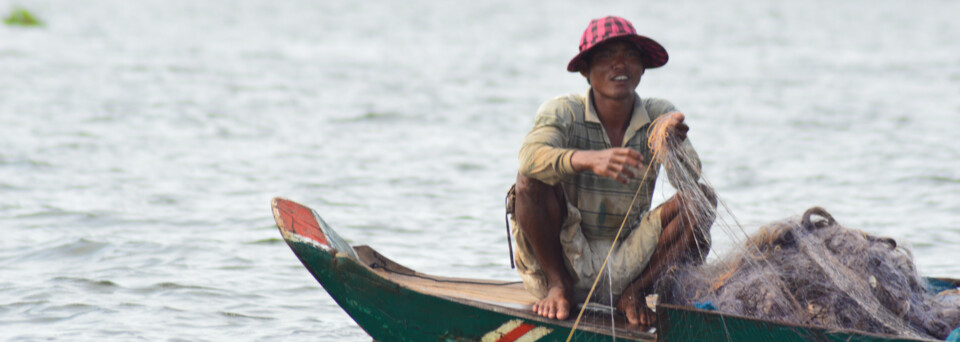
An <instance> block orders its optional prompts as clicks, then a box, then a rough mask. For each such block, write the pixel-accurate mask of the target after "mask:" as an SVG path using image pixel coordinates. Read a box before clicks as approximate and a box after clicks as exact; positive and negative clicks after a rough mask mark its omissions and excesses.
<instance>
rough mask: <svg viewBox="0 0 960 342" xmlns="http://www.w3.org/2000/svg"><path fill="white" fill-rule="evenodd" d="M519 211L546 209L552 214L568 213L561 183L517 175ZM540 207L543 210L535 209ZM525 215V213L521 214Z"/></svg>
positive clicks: (528, 211) (560, 215)
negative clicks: (551, 183) (556, 183)
mask: <svg viewBox="0 0 960 342" xmlns="http://www.w3.org/2000/svg"><path fill="white" fill-rule="evenodd" d="M515 191H516V196H517V211H518V213H521V212H524V213H530V212H531V210H532V211H534V212H540V211H541V210H542V211H546V212H547V214H551V216H557V217H563V216H565V215H566V202H565V199H564V194H563V190H562V188H561V187H560V185H559V184H558V185H552V186H551V185H547V184H546V183H544V182H541V181H540V180H538V179H535V178H531V177H527V176H524V175H522V174H518V175H517V183H516V189H515ZM534 207H538V208H540V209H541V210H534V209H533V208H534ZM521 215H523V214H521Z"/></svg>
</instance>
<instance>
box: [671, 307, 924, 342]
mask: <svg viewBox="0 0 960 342" xmlns="http://www.w3.org/2000/svg"><path fill="white" fill-rule="evenodd" d="M657 320H658V326H659V327H660V328H659V329H658V332H659V336H658V340H660V341H669V342H681V341H718V342H719V341H756V342H773V341H776V342H794V341H795V342H803V341H824V342H827V341H830V342H895V341H934V340H919V339H911V338H904V337H897V336H890V335H874V334H869V333H865V332H858V331H853V330H831V329H824V328H819V327H812V326H802V325H792V324H784V323H780V322H773V321H764V320H759V319H755V318H750V317H743V316H736V315H728V314H722V315H721V314H719V313H717V312H716V311H704V310H697V309H692V308H686V307H679V306H673V305H660V306H658V307H657Z"/></svg>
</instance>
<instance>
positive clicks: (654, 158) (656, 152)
mask: <svg viewBox="0 0 960 342" xmlns="http://www.w3.org/2000/svg"><path fill="white" fill-rule="evenodd" d="M653 153H654V155H653V158H651V160H650V163H649V164H647V170H646V171H644V173H643V177H642V178H641V179H640V183H639V185H638V186H637V191H636V192H634V193H633V200H631V201H630V207H628V208H627V213H626V215H624V217H623V221H621V222H620V229H618V230H617V235H616V236H614V237H613V244H612V245H611V246H610V250H609V251H607V257H606V258H604V259H603V264H602V265H600V271H599V272H598V273H597V278H596V279H594V280H593V285H592V286H590V292H588V293H587V300H586V301H584V302H583V305H582V306H581V307H580V313H579V314H577V320H576V321H574V322H573V328H571V329H570V335H567V342H570V339H571V338H573V333H574V332H575V331H577V326H579V325H580V319H581V318H583V312H584V310H586V309H587V303H590V298H591V297H593V291H594V290H596V289H597V283H598V282H599V281H600V276H601V275H603V271H604V270H605V269H606V268H607V261H609V260H610V255H611V254H613V249H614V248H615V247H616V246H617V241H618V240H619V239H620V233H622V232H623V227H624V226H626V225H627V219H628V218H629V217H630V212H631V211H633V205H634V204H636V203H637V197H640V189H643V184H644V182H645V181H646V180H647V176H648V175H650V169H652V168H653V163H654V162H655V161H656V160H657V157H658V156H659V155H660V151H659V150H654V152H653ZM611 285H612V284H611ZM611 304H612V303H611ZM614 308H616V306H614ZM614 310H616V309H614Z"/></svg>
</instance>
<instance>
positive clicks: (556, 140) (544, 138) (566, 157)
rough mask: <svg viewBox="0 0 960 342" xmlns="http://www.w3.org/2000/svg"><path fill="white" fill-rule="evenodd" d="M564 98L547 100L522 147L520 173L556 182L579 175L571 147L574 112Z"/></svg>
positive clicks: (551, 183) (548, 182)
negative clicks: (571, 127) (573, 160)
mask: <svg viewBox="0 0 960 342" xmlns="http://www.w3.org/2000/svg"><path fill="white" fill-rule="evenodd" d="M565 102H566V101H563V100H562V98H556V99H553V100H550V101H548V102H547V103H544V104H543V105H542V106H540V109H539V110H538V111H537V117H536V119H535V120H534V126H533V129H532V130H530V133H527V136H526V137H525V138H524V139H523V145H522V146H521V147H520V174H522V175H524V176H527V177H531V178H534V179H537V180H539V181H541V182H544V183H546V184H548V185H555V184H557V183H558V182H560V181H561V180H562V179H564V178H566V177H569V176H571V175H574V174H576V171H574V169H573V162H572V161H571V157H572V156H573V152H574V151H575V150H574V149H570V148H567V141H568V137H569V134H570V126H571V125H572V124H573V113H572V111H571V110H570V108H569V105H568V104H566V103H565Z"/></svg>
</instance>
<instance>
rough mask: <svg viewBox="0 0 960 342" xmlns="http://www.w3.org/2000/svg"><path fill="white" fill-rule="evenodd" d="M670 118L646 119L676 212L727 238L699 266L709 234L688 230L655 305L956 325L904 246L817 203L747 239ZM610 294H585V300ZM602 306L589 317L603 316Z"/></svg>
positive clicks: (852, 324)
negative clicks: (691, 243)
mask: <svg viewBox="0 0 960 342" xmlns="http://www.w3.org/2000/svg"><path fill="white" fill-rule="evenodd" d="M671 119H672V118H671V116H669V115H665V116H663V117H660V118H658V119H657V120H654V122H652V123H651V126H650V129H649V141H648V144H649V145H650V147H651V150H652V151H654V159H655V161H656V162H657V163H659V164H661V165H662V166H663V168H664V169H665V170H666V171H667V178H668V180H669V182H670V184H671V185H672V186H673V187H674V188H675V189H676V190H677V196H678V197H679V198H680V200H681V201H682V203H683V205H684V207H685V208H686V210H684V211H682V214H683V216H682V217H681V219H683V220H692V221H693V222H707V223H709V222H713V225H712V231H713V232H715V233H719V234H724V235H725V237H726V238H728V239H729V240H730V241H732V242H733V243H732V244H731V247H732V248H731V250H729V251H725V252H723V253H721V254H719V255H715V257H714V258H712V259H711V260H710V262H708V263H706V264H700V263H699V262H689V261H690V260H704V258H705V257H706V254H707V253H708V251H709V249H708V248H707V247H709V245H710V233H709V232H708V231H707V230H706V229H704V230H703V231H700V232H697V234H696V236H697V239H698V240H699V241H698V243H697V245H698V246H701V247H703V248H699V249H698V248H694V249H693V250H692V253H694V254H698V255H691V256H689V257H683V258H676V260H678V262H677V263H676V264H673V265H671V266H670V267H668V269H667V270H666V272H664V274H663V275H662V276H661V277H660V279H659V280H658V281H657V282H656V284H655V286H654V288H655V292H656V293H657V294H658V295H659V301H660V302H661V303H670V304H676V305H684V306H697V305H700V306H701V307H703V305H704V304H706V303H709V304H712V306H713V307H715V308H716V309H717V310H719V311H721V312H725V313H732V314H739V315H744V316H748V317H755V318H762V319H768V320H775V321H782V322H787V323H794V324H804V325H815V326H820V327H826V328H834V329H855V330H861V331H866V332H872V333H883V334H892V335H900V336H905V337H914V338H931V337H932V338H937V339H944V338H946V337H947V336H948V335H949V334H950V332H951V331H952V330H953V329H955V328H957V327H958V326H960V290H957V289H952V290H947V291H943V292H941V293H939V294H937V293H932V292H930V291H928V290H927V289H928V288H929V286H928V284H927V281H926V280H925V279H924V278H922V277H921V276H920V275H919V274H918V272H917V270H916V266H915V264H914V262H913V257H912V255H911V253H910V251H909V250H907V249H906V248H904V247H902V246H899V245H898V244H897V243H896V241H894V240H893V239H890V238H883V237H878V236H874V235H871V234H868V233H866V232H864V231H861V230H856V229H850V228H846V227H843V226H842V225H840V224H839V223H837V221H836V220H835V219H834V218H833V217H832V216H831V215H830V214H829V213H828V212H827V211H826V210H824V209H822V208H818V207H815V208H811V209H810V210H808V211H806V212H805V213H803V215H802V216H799V217H792V218H787V219H783V220H780V221H775V222H771V223H768V224H766V225H764V226H762V227H760V228H759V230H758V231H756V232H755V233H753V234H752V235H749V236H748V235H747V234H746V232H745V231H744V229H743V228H742V225H741V224H740V223H739V222H737V220H736V218H735V217H734V215H733V214H732V212H731V211H730V210H729V207H728V206H727V205H726V204H725V203H723V201H722V200H719V199H718V198H717V196H716V194H715V193H714V191H713V187H712V186H711V185H710V184H709V182H708V180H707V179H706V178H705V177H703V175H701V174H700V173H699V168H698V167H697V166H696V165H694V164H693V162H692V161H693V160H695V157H694V156H692V155H690V154H689V153H690V151H688V150H686V149H684V148H683V144H682V141H681V140H680V139H678V138H677V137H676V136H674V135H672V134H670V131H669V129H668V127H669V121H670V120H671ZM718 208H719V210H718ZM603 283H604V282H602V281H601V286H603ZM607 283H608V282H607ZM613 300H614V299H613V298H612V297H608V298H603V299H597V298H594V299H592V302H593V303H594V304H592V305H597V304H599V303H603V302H605V303H603V304H605V305H609V304H608V303H609V302H612V301H613ZM588 305H591V304H588ZM610 309H611V310H610V311H608V313H599V312H598V311H594V312H593V315H602V314H612V308H610ZM591 311H592V310H591ZM610 322H611V324H612V325H616V324H614V322H613V320H611V321H610ZM611 331H612V332H613V333H615V332H616V330H614V327H611Z"/></svg>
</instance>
